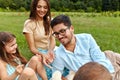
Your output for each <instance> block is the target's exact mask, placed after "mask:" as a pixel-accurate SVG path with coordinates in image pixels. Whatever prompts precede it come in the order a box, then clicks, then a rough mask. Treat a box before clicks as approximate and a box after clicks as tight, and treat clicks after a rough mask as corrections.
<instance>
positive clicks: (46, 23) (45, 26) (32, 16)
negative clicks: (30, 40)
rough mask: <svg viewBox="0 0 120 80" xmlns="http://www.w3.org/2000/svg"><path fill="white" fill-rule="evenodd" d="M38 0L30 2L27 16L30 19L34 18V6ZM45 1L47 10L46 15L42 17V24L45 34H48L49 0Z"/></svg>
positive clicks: (35, 14)
mask: <svg viewBox="0 0 120 80" xmlns="http://www.w3.org/2000/svg"><path fill="white" fill-rule="evenodd" d="M38 1H39V0H32V3H31V10H30V16H29V18H30V19H32V20H36V18H37V13H36V7H37V4H38ZM44 1H45V2H46V3H47V7H48V11H47V13H46V15H45V16H44V17H43V25H44V28H45V34H46V35H48V34H49V33H50V21H51V13H50V2H49V0H44Z"/></svg>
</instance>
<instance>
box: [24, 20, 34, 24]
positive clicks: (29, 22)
mask: <svg viewBox="0 0 120 80" xmlns="http://www.w3.org/2000/svg"><path fill="white" fill-rule="evenodd" d="M33 23H35V20H32V19H27V20H25V23H24V24H33Z"/></svg>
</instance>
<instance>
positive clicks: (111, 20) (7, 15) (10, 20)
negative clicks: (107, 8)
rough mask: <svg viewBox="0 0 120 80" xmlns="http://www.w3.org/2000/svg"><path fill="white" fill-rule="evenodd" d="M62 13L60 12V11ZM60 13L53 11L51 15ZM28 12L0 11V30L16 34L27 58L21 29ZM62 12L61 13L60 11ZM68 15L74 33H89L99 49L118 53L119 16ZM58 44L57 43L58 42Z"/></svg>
mask: <svg viewBox="0 0 120 80" xmlns="http://www.w3.org/2000/svg"><path fill="white" fill-rule="evenodd" d="M61 13H62V12H61ZM61 13H57V12H54V13H52V14H53V17H54V16H56V15H59V14H61ZM28 14H29V13H24V12H23V13H19V12H0V31H9V32H12V33H14V34H15V35H16V36H17V42H18V45H19V49H20V52H21V53H22V54H23V55H24V56H25V57H26V58H27V59H29V58H30V57H31V56H32V54H31V53H30V50H29V48H28V45H27V43H26V40H25V38H24V35H23V34H22V29H23V25H24V21H25V20H26V19H27V18H28V16H29V15H28ZM62 14H63V13H62ZM65 14H67V15H69V16H70V18H71V20H72V24H73V26H74V28H75V33H90V34H92V35H93V37H94V38H95V40H96V42H97V43H98V45H99V46H100V48H101V50H102V51H104V50H108V49H109V50H113V51H115V52H119V53H120V38H119V36H120V17H106V16H102V15H99V14H97V15H99V16H93V15H92V16H91V14H88V13H87V14H83V13H82V14H81V13H77V14H75V15H74V14H73V13H69V14H68V13H65ZM58 44H59V43H58Z"/></svg>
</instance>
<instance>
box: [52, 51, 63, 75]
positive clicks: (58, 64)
mask: <svg viewBox="0 0 120 80" xmlns="http://www.w3.org/2000/svg"><path fill="white" fill-rule="evenodd" d="M55 53H56V52H55ZM59 54H60V53H57V54H55V59H54V61H53V63H52V67H53V68H52V73H54V72H55V71H60V72H61V73H63V69H64V62H63V61H62V60H61V58H60V56H59Z"/></svg>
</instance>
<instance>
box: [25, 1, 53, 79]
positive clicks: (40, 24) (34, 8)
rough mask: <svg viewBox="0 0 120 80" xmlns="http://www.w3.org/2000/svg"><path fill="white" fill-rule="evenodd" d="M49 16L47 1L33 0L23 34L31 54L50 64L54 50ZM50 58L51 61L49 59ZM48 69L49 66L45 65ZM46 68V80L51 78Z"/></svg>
mask: <svg viewBox="0 0 120 80" xmlns="http://www.w3.org/2000/svg"><path fill="white" fill-rule="evenodd" d="M50 21H51V14H50V4H49V0H33V1H32V4H31V11H30V16H29V19H27V20H26V21H25V23H24V28H23V33H24V35H25V38H26V40H27V43H28V45H29V48H30V50H31V52H32V53H33V54H38V55H41V56H42V58H43V63H44V64H45V65H47V63H48V62H52V61H50V60H53V58H54V55H53V54H52V53H53V49H54V48H55V39H54V37H53V36H52V35H51V34H52V29H51V28H50ZM50 58H52V59H50ZM47 66H48V67H50V66H49V65H47ZM48 67H46V71H47V73H48V72H49V74H47V76H48V79H50V77H51V69H49V68H48Z"/></svg>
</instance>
